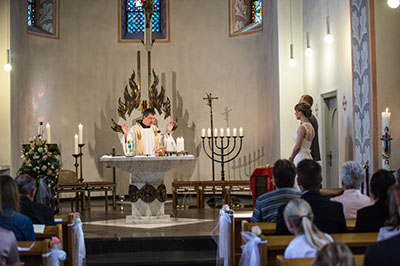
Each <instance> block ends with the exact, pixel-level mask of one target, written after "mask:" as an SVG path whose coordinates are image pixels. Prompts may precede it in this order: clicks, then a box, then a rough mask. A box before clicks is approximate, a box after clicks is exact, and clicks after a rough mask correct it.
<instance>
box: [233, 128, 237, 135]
mask: <svg viewBox="0 0 400 266" xmlns="http://www.w3.org/2000/svg"><path fill="white" fill-rule="evenodd" d="M233 136H234V137H236V136H237V130H236V127H235V128H234V129H233Z"/></svg>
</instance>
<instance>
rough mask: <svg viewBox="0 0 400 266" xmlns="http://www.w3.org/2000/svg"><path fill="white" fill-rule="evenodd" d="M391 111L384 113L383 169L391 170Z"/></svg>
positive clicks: (387, 110)
mask: <svg viewBox="0 0 400 266" xmlns="http://www.w3.org/2000/svg"><path fill="white" fill-rule="evenodd" d="M390 116H391V113H390V112H389V109H388V108H386V112H382V138H381V140H382V169H386V170H390V153H391V140H392V138H391V136H390V133H391V132H390Z"/></svg>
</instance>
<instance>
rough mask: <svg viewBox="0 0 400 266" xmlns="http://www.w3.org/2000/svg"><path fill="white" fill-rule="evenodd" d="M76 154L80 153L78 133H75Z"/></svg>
mask: <svg viewBox="0 0 400 266" xmlns="http://www.w3.org/2000/svg"><path fill="white" fill-rule="evenodd" d="M74 154H79V149H78V135H77V134H75V136H74Z"/></svg>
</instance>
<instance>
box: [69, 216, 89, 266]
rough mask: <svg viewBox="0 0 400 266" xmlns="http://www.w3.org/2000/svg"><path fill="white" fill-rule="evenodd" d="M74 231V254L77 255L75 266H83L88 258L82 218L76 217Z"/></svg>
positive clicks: (73, 225)
mask: <svg viewBox="0 0 400 266" xmlns="http://www.w3.org/2000/svg"><path fill="white" fill-rule="evenodd" d="M72 230H73V231H74V254H75V259H74V260H75V261H74V265H75V266H82V265H84V263H83V260H84V259H85V257H86V248H85V237H84V235H83V230H82V221H81V218H75V217H74V222H73V224H72Z"/></svg>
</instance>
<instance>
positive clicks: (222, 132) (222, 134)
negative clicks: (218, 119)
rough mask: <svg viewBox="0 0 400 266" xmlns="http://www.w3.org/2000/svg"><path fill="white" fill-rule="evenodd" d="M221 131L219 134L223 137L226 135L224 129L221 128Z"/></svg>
mask: <svg viewBox="0 0 400 266" xmlns="http://www.w3.org/2000/svg"><path fill="white" fill-rule="evenodd" d="M219 132H220V133H219V135H220V136H221V137H223V136H224V129H223V128H221V130H220V131H219Z"/></svg>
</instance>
